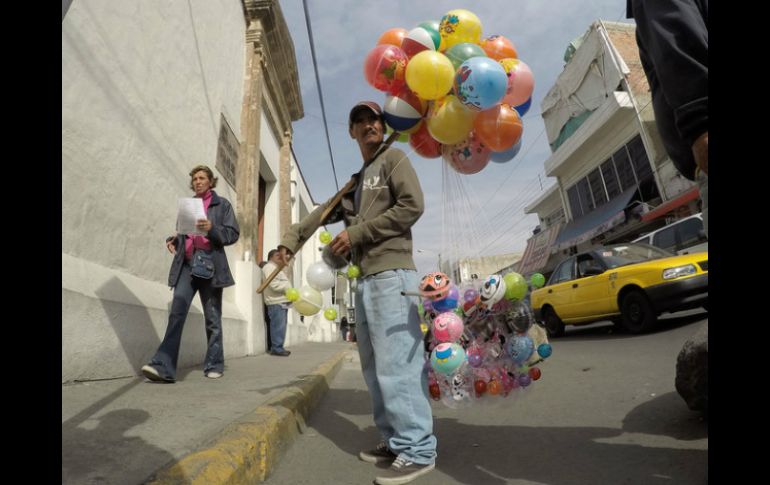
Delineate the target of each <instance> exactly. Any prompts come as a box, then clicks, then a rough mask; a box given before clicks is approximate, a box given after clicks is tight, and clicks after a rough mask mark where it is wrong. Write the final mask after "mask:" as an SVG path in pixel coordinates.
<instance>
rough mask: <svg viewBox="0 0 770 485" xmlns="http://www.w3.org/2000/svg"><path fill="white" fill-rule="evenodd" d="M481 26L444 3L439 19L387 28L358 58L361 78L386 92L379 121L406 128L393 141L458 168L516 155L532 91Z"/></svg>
mask: <svg viewBox="0 0 770 485" xmlns="http://www.w3.org/2000/svg"><path fill="white" fill-rule="evenodd" d="M481 31H482V28H481V21H480V20H479V18H478V17H477V16H476V15H475V14H474V13H473V12H470V11H468V10H465V9H456V10H450V11H449V12H447V13H446V15H444V16H443V17H442V18H441V21H440V22H437V21H427V22H422V23H420V24H419V25H418V26H417V27H415V28H414V29H412V30H410V31H407V30H406V29H403V28H392V29H389V30H387V31H386V32H385V33H383V34H382V35H381V36H380V38H379V40H378V42H377V46H376V47H374V48H373V49H372V50H371V51H369V53H368V54H367V56H366V59H365V61H364V77H365V78H366V81H367V82H368V83H369V84H370V85H371V86H372V87H374V88H375V89H378V90H380V91H384V92H386V93H387V96H386V98H385V103H384V106H383V110H384V117H385V122H386V124H387V125H388V127H389V129H392V130H395V131H399V132H401V133H402V135H408V138H407V139H403V138H399V141H407V140H408V142H409V144H410V145H411V146H412V148H413V149H414V150H415V152H417V153H418V154H419V155H421V156H423V157H425V158H438V157H439V156H442V157H443V159H444V160H445V161H446V162H447V163H448V164H449V165H450V166H451V167H452V168H453V169H454V170H455V171H457V172H459V173H461V174H473V173H477V172H479V171H481V170H482V169H483V168H484V167H486V166H487V164H488V163H489V162H490V160H491V161H493V162H497V163H505V162H508V161H510V160H512V159H513V158H514V157H515V156H516V154H517V153H518V152H519V149H520V148H521V136H522V133H523V130H524V128H523V125H522V120H521V117H522V116H524V114H525V113H526V112H527V111H528V110H529V107H530V104H531V102H532V91H533V90H534V78H533V76H532V71H531V70H530V68H529V66H527V65H526V64H525V63H524V62H522V61H521V60H520V59H519V58H518V53H517V52H516V48H515V47H514V45H513V43H512V42H511V41H510V40H509V39H507V38H506V37H504V36H502V35H490V36H487V37H485V38H482V37H481Z"/></svg>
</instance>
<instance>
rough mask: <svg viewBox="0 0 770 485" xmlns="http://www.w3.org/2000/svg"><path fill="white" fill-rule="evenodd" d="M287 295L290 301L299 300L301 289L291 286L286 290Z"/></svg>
mask: <svg viewBox="0 0 770 485" xmlns="http://www.w3.org/2000/svg"><path fill="white" fill-rule="evenodd" d="M284 295H285V296H286V299H287V300H289V301H297V300H299V290H297V289H296V288H289V289H288V290H286V293H285V294H284Z"/></svg>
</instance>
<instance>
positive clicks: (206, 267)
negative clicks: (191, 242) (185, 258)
mask: <svg viewBox="0 0 770 485" xmlns="http://www.w3.org/2000/svg"><path fill="white" fill-rule="evenodd" d="M190 272H191V273H192V275H193V276H195V277H196V278H202V279H204V280H210V279H211V278H213V277H214V258H213V257H212V255H211V253H207V252H206V251H203V250H200V249H198V250H196V251H195V252H194V253H193V258H192V269H191V270H190Z"/></svg>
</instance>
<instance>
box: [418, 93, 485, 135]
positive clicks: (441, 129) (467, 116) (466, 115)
mask: <svg viewBox="0 0 770 485" xmlns="http://www.w3.org/2000/svg"><path fill="white" fill-rule="evenodd" d="M475 116H476V113H474V112H472V111H471V110H469V109H468V108H466V107H465V106H464V105H463V104H462V103H461V102H460V100H459V99H457V96H454V95H452V94H450V95H449V96H446V97H445V98H443V99H439V100H436V101H434V102H433V106H431V108H430V109H429V110H428V115H427V117H426V124H427V125H428V132H429V133H430V136H431V137H433V139H434V140H436V141H438V142H439V143H442V144H444V145H454V144H455V143H460V142H461V141H463V140H465V139H466V138H468V135H469V134H470V132H471V129H472V128H473V119H474V118H475Z"/></svg>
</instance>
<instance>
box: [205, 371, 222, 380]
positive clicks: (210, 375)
mask: <svg viewBox="0 0 770 485" xmlns="http://www.w3.org/2000/svg"><path fill="white" fill-rule="evenodd" d="M206 377H208V378H209V379H219V378H220V377H222V373H221V372H217V371H213V370H212V371H209V372H207V373H206Z"/></svg>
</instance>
